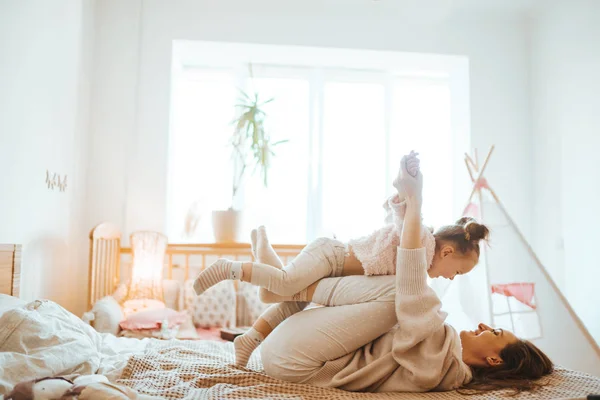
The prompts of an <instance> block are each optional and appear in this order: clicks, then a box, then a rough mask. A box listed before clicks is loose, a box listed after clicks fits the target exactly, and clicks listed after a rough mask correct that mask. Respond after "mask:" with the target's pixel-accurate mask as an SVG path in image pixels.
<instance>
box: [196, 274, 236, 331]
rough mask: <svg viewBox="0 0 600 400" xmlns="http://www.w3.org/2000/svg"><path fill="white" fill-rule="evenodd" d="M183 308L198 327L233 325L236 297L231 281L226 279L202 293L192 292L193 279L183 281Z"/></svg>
mask: <svg viewBox="0 0 600 400" xmlns="http://www.w3.org/2000/svg"><path fill="white" fill-rule="evenodd" d="M184 290H185V308H186V310H187V311H188V313H190V314H191V315H192V320H193V321H194V325H196V326H197V327H200V328H214V327H233V326H235V315H236V311H235V308H236V299H235V287H234V285H233V281H230V280H226V281H222V282H219V283H217V284H216V285H215V286H213V287H211V288H210V289H208V290H207V291H206V292H204V293H202V294H201V295H200V296H197V295H196V292H194V280H193V279H189V280H187V281H186V282H185V289H184Z"/></svg>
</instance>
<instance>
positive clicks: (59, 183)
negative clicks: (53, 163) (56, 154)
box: [46, 170, 67, 192]
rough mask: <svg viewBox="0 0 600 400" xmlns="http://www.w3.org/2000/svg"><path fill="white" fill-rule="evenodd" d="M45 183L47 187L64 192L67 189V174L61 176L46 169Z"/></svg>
mask: <svg viewBox="0 0 600 400" xmlns="http://www.w3.org/2000/svg"><path fill="white" fill-rule="evenodd" d="M46 184H47V185H48V189H51V190H54V188H57V189H58V190H60V191H61V192H64V191H65V190H66V189H67V175H66V174H65V176H64V177H63V178H61V176H60V175H59V174H57V173H56V172H55V173H54V174H51V173H50V171H48V170H46Z"/></svg>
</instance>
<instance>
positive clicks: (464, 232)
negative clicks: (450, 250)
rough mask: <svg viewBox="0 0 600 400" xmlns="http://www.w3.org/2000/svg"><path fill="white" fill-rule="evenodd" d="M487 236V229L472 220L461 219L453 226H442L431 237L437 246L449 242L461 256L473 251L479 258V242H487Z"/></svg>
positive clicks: (488, 232) (467, 218)
mask: <svg viewBox="0 0 600 400" xmlns="http://www.w3.org/2000/svg"><path fill="white" fill-rule="evenodd" d="M489 234H490V231H489V229H488V228H487V227H486V226H485V225H482V224H480V223H478V222H477V221H476V220H475V219H474V218H470V217H462V218H461V219H459V220H458V221H456V223H455V224H454V225H446V226H442V227H441V228H440V229H438V230H437V231H436V232H435V233H434V234H433V236H434V237H435V242H436V244H437V246H440V245H441V244H442V242H450V243H452V244H454V245H455V246H456V248H457V249H458V250H460V252H461V253H463V254H467V253H469V252H471V251H475V252H477V255H478V256H479V252H480V250H479V242H480V241H481V240H487V238H488V236H489Z"/></svg>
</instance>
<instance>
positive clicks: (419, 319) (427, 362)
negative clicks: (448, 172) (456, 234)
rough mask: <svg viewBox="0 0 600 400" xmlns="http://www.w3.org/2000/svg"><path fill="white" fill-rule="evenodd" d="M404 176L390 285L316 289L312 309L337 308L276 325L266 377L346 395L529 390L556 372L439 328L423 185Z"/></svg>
mask: <svg viewBox="0 0 600 400" xmlns="http://www.w3.org/2000/svg"><path fill="white" fill-rule="evenodd" d="M403 169H404V170H403V173H402V177H401V183H402V185H403V187H404V189H405V190H406V194H407V210H406V215H405V220H404V226H403V230H402V234H401V241H400V246H399V249H398V257H397V264H396V268H397V269H396V276H376V277H366V276H349V277H341V278H327V279H323V280H321V281H319V282H318V284H317V285H316V287H315V288H314V290H311V291H310V292H309V296H310V297H309V299H308V300H309V301H314V302H316V303H319V304H323V305H326V306H336V307H322V308H316V309H310V310H306V311H301V312H298V313H296V314H295V315H294V316H292V317H291V318H289V319H287V320H286V321H284V322H283V323H281V325H279V327H278V328H277V329H275V330H274V331H273V333H272V334H271V335H269V336H268V337H267V339H266V340H265V341H264V342H263V344H262V346H261V355H262V360H263V364H264V368H265V372H266V373H267V374H268V375H270V376H273V377H276V378H280V379H283V380H287V381H292V382H301V383H309V384H313V385H316V386H325V387H336V388H340V389H345V390H351V391H371V392H425V391H432V390H452V389H457V388H475V389H484V390H489V389H499V388H514V389H516V390H527V389H531V388H533V387H535V382H534V381H535V380H536V379H538V378H540V377H542V376H544V375H547V374H549V373H551V372H552V370H553V365H552V362H551V361H550V360H549V359H548V357H547V356H546V355H545V354H544V353H542V352H541V351H540V350H539V349H538V348H537V347H536V346H534V345H533V344H531V343H530V342H527V341H524V340H521V339H519V338H517V337H516V336H515V335H514V334H513V333H511V332H509V331H505V330H501V329H493V328H491V327H489V326H487V325H484V324H480V325H479V326H478V327H477V329H476V330H474V331H470V332H468V331H463V332H461V333H460V334H458V333H457V332H456V330H454V328H452V327H451V326H449V325H448V324H446V323H444V320H445V318H446V314H445V313H444V312H442V311H441V310H440V308H441V303H440V300H439V299H438V297H437V296H436V294H435V292H434V291H433V290H432V289H431V288H430V287H429V286H428V285H427V262H426V257H425V249H424V248H422V245H421V240H420V238H421V229H422V228H421V202H422V176H421V174H420V172H419V173H418V174H417V176H416V177H413V176H411V175H410V174H408V173H407V171H406V168H405V167H404V168H403ZM285 305H286V306H288V307H296V308H298V310H300V309H302V308H303V307H304V306H305V304H304V303H286V304H285Z"/></svg>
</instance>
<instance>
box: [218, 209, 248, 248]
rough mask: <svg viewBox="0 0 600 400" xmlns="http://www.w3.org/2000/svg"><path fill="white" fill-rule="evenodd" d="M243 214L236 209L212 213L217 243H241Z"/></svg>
mask: <svg viewBox="0 0 600 400" xmlns="http://www.w3.org/2000/svg"><path fill="white" fill-rule="evenodd" d="M241 223H242V212H241V211H238V210H234V209H231V208H230V209H229V210H224V211H213V212H212V226H213V234H214V236H215V242H217V243H232V242H239V240H240V230H241Z"/></svg>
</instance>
